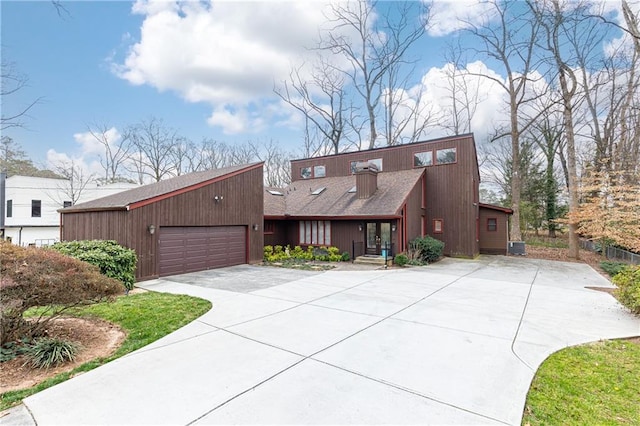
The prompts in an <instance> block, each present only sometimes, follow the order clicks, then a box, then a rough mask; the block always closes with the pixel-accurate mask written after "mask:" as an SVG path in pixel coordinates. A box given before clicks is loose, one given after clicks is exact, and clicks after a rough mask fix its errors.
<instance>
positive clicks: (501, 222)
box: [480, 207, 509, 255]
mask: <svg viewBox="0 0 640 426" xmlns="http://www.w3.org/2000/svg"><path fill="white" fill-rule="evenodd" d="M489 218H495V219H497V223H498V228H497V229H496V230H495V231H488V230H487V219H489ZM508 229H509V215H508V214H507V213H504V212H501V211H499V210H493V209H487V208H483V207H480V253H486V254H505V255H506V254H507V243H508V238H509V237H508Z"/></svg>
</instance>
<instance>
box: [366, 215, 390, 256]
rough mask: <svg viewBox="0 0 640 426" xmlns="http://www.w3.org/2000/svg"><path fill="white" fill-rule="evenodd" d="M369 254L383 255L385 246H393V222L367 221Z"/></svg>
mask: <svg viewBox="0 0 640 426" xmlns="http://www.w3.org/2000/svg"><path fill="white" fill-rule="evenodd" d="M366 232H367V254H372V255H381V254H383V253H382V250H383V249H384V248H385V247H391V223H390V222H367V229H366Z"/></svg>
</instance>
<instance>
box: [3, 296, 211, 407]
mask: <svg viewBox="0 0 640 426" xmlns="http://www.w3.org/2000/svg"><path fill="white" fill-rule="evenodd" d="M209 309H211V302H209V301H207V300H204V299H199V298H197V297H191V296H184V295H174V294H166V293H155V292H147V293H140V294H136V295H131V296H121V297H119V298H118V299H117V300H116V301H115V302H113V303H100V304H97V305H93V306H88V307H86V308H83V309H81V310H79V311H77V312H74V315H77V316H96V317H99V318H102V319H104V320H107V321H110V322H112V323H115V324H117V325H119V326H120V327H121V328H122V329H124V330H125V331H126V332H127V338H126V339H125V341H124V342H123V344H122V346H120V348H118V350H116V352H115V353H114V354H113V355H111V356H109V357H107V358H98V359H95V360H93V361H90V362H87V363H85V364H82V365H81V366H79V367H77V368H76V369H74V370H72V371H70V372H67V373H61V374H59V375H57V376H55V377H52V378H50V379H48V380H46V381H44V382H42V383H40V384H38V385H36V386H34V387H31V388H28V389H21V390H16V391H10V392H5V393H3V394H2V395H0V410H5V409H7V408H9V407H12V406H14V405H17V404H19V403H20V401H22V400H23V399H24V398H26V397H28V396H30V395H33V394H34V393H37V392H40V391H42V390H44V389H46V388H48V387H51V386H53V385H56V384H58V383H61V382H64V381H65V380H68V379H69V378H71V377H73V376H74V375H75V374H78V373H80V372H84V371H89V370H92V369H94V368H96V367H99V366H101V365H103V364H106V363H107V362H109V361H112V360H114V359H116V358H119V357H121V356H123V355H126V354H128V353H129V352H132V351H135V350H136V349H139V348H141V347H143V346H146V345H148V344H149V343H152V342H154V341H156V340H158V339H159V338H161V337H163V336H165V335H167V334H169V333H171V332H172V331H175V330H177V329H179V328H180V327H182V326H184V325H186V324H188V323H190V322H191V321H193V320H194V319H196V318H198V317H199V316H200V315H202V314H204V313H205V312H207V311H208V310H209Z"/></svg>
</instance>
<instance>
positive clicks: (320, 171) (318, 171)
mask: <svg viewBox="0 0 640 426" xmlns="http://www.w3.org/2000/svg"><path fill="white" fill-rule="evenodd" d="M326 175H327V169H326V168H325V167H324V166H314V167H313V177H314V178H321V177H325V176H326Z"/></svg>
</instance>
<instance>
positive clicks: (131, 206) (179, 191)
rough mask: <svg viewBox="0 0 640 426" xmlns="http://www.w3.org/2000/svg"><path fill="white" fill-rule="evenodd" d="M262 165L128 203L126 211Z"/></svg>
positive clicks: (258, 164)
mask: <svg viewBox="0 0 640 426" xmlns="http://www.w3.org/2000/svg"><path fill="white" fill-rule="evenodd" d="M263 164H264V163H257V164H253V165H251V166H248V167H245V168H243V169H239V170H236V171H234V172H230V173H226V174H224V175H222V176H217V177H215V178H212V179H209V180H206V181H203V182H199V183H196V184H194V185H191V186H186V187H184V188H180V189H176V190H175V191H171V192H167V193H165V194H162V195H157V196H155V197H151V198H148V199H146V200H141V201H136V202H133V203H130V204H129V205H128V206H127V210H135V209H137V208H140V207H144V206H147V205H149V204H153V203H155V202H158V201H161V200H166V199H167V198H171V197H175V196H176V195H180V194H184V193H186V192H191V191H194V190H196V189H200V188H203V187H205V186H207V185H211V184H212V183H216V182H221V181H223V180H226V179H229V178H232V177H234V176H238V175H241V174H243V173H245V172H248V171H251V170H254V169H257V168H260V167H262V166H263Z"/></svg>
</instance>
